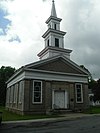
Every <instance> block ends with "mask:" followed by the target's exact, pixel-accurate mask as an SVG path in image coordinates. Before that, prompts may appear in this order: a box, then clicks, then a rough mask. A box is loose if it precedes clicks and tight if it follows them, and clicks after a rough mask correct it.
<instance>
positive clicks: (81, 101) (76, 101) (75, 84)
mask: <svg viewBox="0 0 100 133" xmlns="http://www.w3.org/2000/svg"><path fill="white" fill-rule="evenodd" d="M76 85H80V86H81V88H80V89H81V101H77V88H76ZM75 94H76V103H83V88H82V84H80V83H76V84H75Z"/></svg>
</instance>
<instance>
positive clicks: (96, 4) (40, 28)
mask: <svg viewBox="0 0 100 133" xmlns="http://www.w3.org/2000/svg"><path fill="white" fill-rule="evenodd" d="M51 4H52V3H51V0H13V1H12V0H7V1H4V0H2V2H1V3H0V7H1V8H2V9H3V10H4V11H5V12H8V15H7V16H6V18H7V19H9V20H10V21H11V24H10V25H8V26H7V29H6V35H4V36H3V35H2V36H0V65H1V66H2V65H10V66H13V67H20V66H22V65H24V64H27V63H30V62H34V61H36V60H38V57H37V54H38V53H39V52H40V51H41V50H42V49H43V48H44V41H43V39H42V37H41V36H42V34H43V33H44V32H45V31H46V30H47V27H46V24H45V21H46V19H47V18H48V17H49V16H50V12H51ZM55 5H56V10H57V16H58V17H60V18H62V19H63V20H62V22H61V30H64V31H67V32H68V33H67V35H66V36H65V48H71V49H72V50H73V53H72V54H71V57H72V59H73V61H75V62H76V63H78V64H83V65H85V66H86V67H87V68H88V69H89V70H90V71H91V72H92V73H95V77H97V78H99V77H100V74H99V71H100V63H99V57H100V54H99V49H100V46H99V45H100V37H99V35H100V26H99V23H100V17H99V16H100V15H99V14H100V0H55ZM0 32H2V29H0ZM16 37H18V38H19V39H20V41H19V42H18V41H17V40H16ZM14 38H15V41H13V42H11V41H9V40H13V39H14Z"/></svg>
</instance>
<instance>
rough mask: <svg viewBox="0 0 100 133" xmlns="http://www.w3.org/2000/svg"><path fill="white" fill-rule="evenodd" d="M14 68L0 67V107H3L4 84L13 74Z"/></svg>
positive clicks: (4, 96) (4, 98)
mask: <svg viewBox="0 0 100 133" xmlns="http://www.w3.org/2000/svg"><path fill="white" fill-rule="evenodd" d="M14 72H15V68H12V67H10V66H7V67H5V66H2V67H1V68H0V105H5V100H6V82H7V80H8V79H9V78H10V77H11V76H12V75H13V74H14Z"/></svg>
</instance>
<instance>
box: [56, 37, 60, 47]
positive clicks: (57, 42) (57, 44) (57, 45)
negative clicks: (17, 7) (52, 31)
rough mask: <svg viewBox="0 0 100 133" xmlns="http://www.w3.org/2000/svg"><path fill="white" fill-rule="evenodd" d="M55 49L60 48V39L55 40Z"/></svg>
mask: <svg viewBox="0 0 100 133" xmlns="http://www.w3.org/2000/svg"><path fill="white" fill-rule="evenodd" d="M55 47H59V39H58V38H55Z"/></svg>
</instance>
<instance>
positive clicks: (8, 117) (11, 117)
mask: <svg viewBox="0 0 100 133" xmlns="http://www.w3.org/2000/svg"><path fill="white" fill-rule="evenodd" d="M0 112H3V113H2V120H3V121H15V120H31V119H43V118H53V117H54V118H56V117H59V116H58V115H23V116H22V115H18V114H15V113H12V112H10V111H7V110H5V108H4V107H0Z"/></svg>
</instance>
